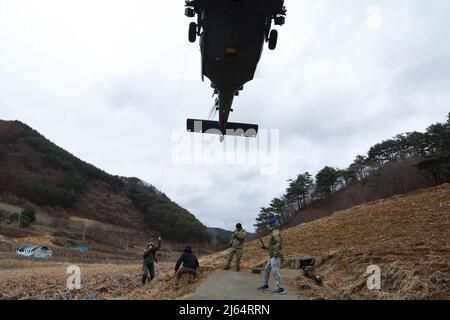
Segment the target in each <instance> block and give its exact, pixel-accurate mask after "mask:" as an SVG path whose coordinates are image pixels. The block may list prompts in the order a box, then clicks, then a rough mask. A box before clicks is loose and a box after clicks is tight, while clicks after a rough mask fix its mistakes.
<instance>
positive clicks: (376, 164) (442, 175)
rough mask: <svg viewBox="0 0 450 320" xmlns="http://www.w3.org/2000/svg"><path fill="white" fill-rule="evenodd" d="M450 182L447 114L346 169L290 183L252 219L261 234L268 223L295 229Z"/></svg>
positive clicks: (373, 149)
mask: <svg viewBox="0 0 450 320" xmlns="http://www.w3.org/2000/svg"><path fill="white" fill-rule="evenodd" d="M446 182H450V114H449V115H448V119H447V121H446V122H444V123H436V124H433V125H431V126H430V127H428V128H427V130H426V131H425V132H408V133H403V134H399V135H397V136H395V137H394V138H392V139H389V140H386V141H382V142H380V143H378V144H376V145H374V146H373V147H371V148H370V149H369V151H368V152H367V154H366V155H358V156H357V157H356V159H355V160H354V161H353V163H352V164H350V165H349V166H348V167H347V168H345V169H339V168H335V167H332V166H326V167H324V168H323V169H322V170H320V171H319V172H317V174H316V175H315V176H313V175H312V174H310V173H309V172H303V173H300V174H297V176H296V177H295V178H293V179H291V180H290V184H289V186H288V188H287V189H286V190H285V192H284V193H283V195H281V196H279V197H276V198H274V199H273V200H272V201H271V203H270V204H269V205H268V206H267V207H264V208H261V211H260V213H259V215H258V217H257V218H256V224H255V226H256V228H257V230H258V231H259V232H265V231H266V230H265V222H266V221H267V219H268V218H271V217H277V218H279V219H280V220H281V221H282V223H283V224H284V225H289V226H294V225H297V224H300V223H304V222H309V221H313V220H316V219H318V218H321V217H324V216H327V215H329V214H332V213H334V212H336V211H338V210H343V209H347V208H350V207H352V206H355V205H359V204H362V203H365V202H368V201H373V200H377V199H384V198H388V197H390V196H393V195H396V194H405V193H408V192H411V191H414V190H416V189H419V188H427V187H432V186H436V185H439V184H442V183H446Z"/></svg>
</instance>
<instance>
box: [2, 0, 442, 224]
mask: <svg viewBox="0 0 450 320" xmlns="http://www.w3.org/2000/svg"><path fill="white" fill-rule="evenodd" d="M183 4H184V1H182V0H169V1H156V0H126V1H125V0H120V1H117V0H73V1H69V0H39V1H34V0H29V1H25V0H0V119H6V120H16V119H17V120H20V121H22V122H24V123H27V124H28V125H30V126H31V127H33V128H35V129H36V130H38V131H39V132H41V133H42V134H43V135H45V136H46V137H47V138H48V139H50V140H51V141H53V142H55V143H56V144H58V145H59V146H61V147H63V148H64V149H66V150H68V151H70V152H71V153H73V154H75V155H76V156H78V157H80V158H81V159H83V160H85V161H87V162H90V163H92V164H94V165H96V166H97V167H99V168H101V169H104V170H105V171H107V172H109V173H111V174H116V175H122V176H136V177H139V178H141V179H143V180H145V181H147V182H149V183H151V184H153V185H155V186H156V187H158V188H160V189H162V190H163V191H164V192H165V193H167V194H168V196H170V197H171V198H172V199H173V200H174V201H176V202H177V203H179V204H180V205H181V206H183V207H186V208H187V209H189V210H190V211H191V212H192V213H193V214H195V215H196V216H197V217H198V218H199V219H200V220H201V221H202V222H203V223H205V224H206V225H208V226H216V227H221V228H226V229H231V228H233V227H234V225H235V224H236V222H242V223H243V225H244V227H245V228H247V229H248V230H253V223H254V219H255V217H256V216H257V214H258V211H259V208H260V207H261V206H265V205H267V204H268V203H269V202H270V200H271V199H272V198H273V197H275V196H279V195H281V194H282V193H283V192H284V189H285V188H286V186H287V185H288V182H286V180H287V179H289V178H292V177H295V176H296V175H297V174H298V173H300V172H304V171H309V172H311V173H313V174H315V173H316V172H317V171H318V170H319V169H321V168H322V167H324V166H325V165H331V166H335V167H341V168H343V167H346V166H348V165H349V164H350V163H351V162H352V161H353V159H354V158H355V156H356V155H357V154H365V153H366V152H367V150H368V148H369V147H370V146H371V145H373V144H374V143H377V142H380V141H381V140H383V139H388V138H390V137H392V136H394V135H395V134H397V133H402V132H406V131H413V130H418V131H423V130H424V129H425V128H426V127H427V126H429V125H430V124H432V123H435V122H443V121H445V119H446V114H447V113H448V112H449V111H450V90H449V88H450V59H449V57H450V41H448V39H450V24H449V21H450V1H448V0H428V1H424V0H396V1H392V0H383V1H376V0H373V1H366V0H340V1H336V0H286V1H285V5H286V6H287V9H288V14H287V20H286V25H285V26H283V27H281V28H280V27H279V28H278V29H279V41H278V47H277V49H276V50H275V51H269V50H267V48H266V49H265V50H264V52H263V56H262V59H261V61H260V63H259V66H258V70H257V73H256V75H255V80H254V81H252V82H251V83H248V84H247V85H246V86H245V90H244V91H243V92H242V94H241V96H239V97H238V98H237V99H236V100H235V105H234V110H235V112H234V113H233V114H232V115H231V118H230V120H231V121H236V122H250V123H258V124H259V125H260V128H262V129H263V131H262V134H261V137H260V140H259V147H260V149H257V148H254V147H252V146H250V147H249V148H247V149H246V148H244V147H242V146H238V147H237V148H236V150H235V151H234V152H233V150H231V151H230V150H228V151H227V152H226V154H227V156H231V159H233V157H239V156H242V155H243V154H244V155H249V156H250V155H253V156H256V160H257V161H250V160H249V159H247V160H245V159H244V160H245V161H243V163H242V162H239V161H237V160H236V159H235V161H231V162H229V163H228V164H227V163H223V164H221V163H220V159H222V158H221V155H220V152H219V153H216V154H212V153H210V157H209V160H210V161H209V162H207V159H205V158H200V161H197V160H198V159H197V160H195V159H194V160H193V158H192V157H191V160H190V161H189V155H191V154H190V153H189V150H190V151H192V150H194V152H196V153H195V154H197V155H198V153H199V152H200V153H201V154H203V153H202V152H203V151H204V150H205V149H202V147H208V148H209V149H210V150H211V148H216V150H219V151H220V150H221V149H218V148H223V146H225V145H226V146H227V148H228V146H230V143H232V142H235V141H236V140H234V139H227V140H226V141H225V144H222V145H221V144H219V142H218V138H217V137H214V136H212V137H205V136H202V135H192V134H188V133H185V132H184V130H185V120H186V118H188V117H192V118H205V119H206V118H208V115H209V112H210V108H211V106H212V103H213V100H212V99H211V88H210V87H209V81H205V82H204V83H202V82H201V79H200V52H199V47H198V43H195V44H191V43H189V42H188V39H187V31H188V24H189V22H190V21H189V19H188V18H186V17H185V16H184V14H183V13H184V8H183ZM206 80H207V79H206ZM264 129H266V130H269V131H268V132H269V133H270V134H269V136H270V137H271V139H270V140H269V143H268V145H269V146H270V147H271V149H270V148H269V150H267V152H266V148H265V147H264V146H265V145H266V143H265V141H266V136H265V135H264V132H265V131H264ZM270 130H274V131H270ZM240 141H241V142H242V139H240ZM254 141H256V140H254ZM277 141H278V142H277ZM191 146H192V148H191ZM194 146H196V147H194ZM195 148H197V149H195ZM183 149H186V150H183ZM198 150H200V151H198ZM206 153H208V152H206ZM182 155H184V156H182ZM186 155H187V156H188V157H186ZM181 159H184V160H181ZM186 159H188V161H186ZM269 167H270V170H268V169H267V168H269Z"/></svg>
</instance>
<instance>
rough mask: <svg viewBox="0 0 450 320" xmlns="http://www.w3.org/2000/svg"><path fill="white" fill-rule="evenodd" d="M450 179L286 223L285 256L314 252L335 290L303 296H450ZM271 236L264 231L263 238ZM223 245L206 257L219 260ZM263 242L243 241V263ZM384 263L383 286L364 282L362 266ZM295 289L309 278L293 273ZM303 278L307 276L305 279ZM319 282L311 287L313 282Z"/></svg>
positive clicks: (257, 262)
mask: <svg viewBox="0 0 450 320" xmlns="http://www.w3.org/2000/svg"><path fill="white" fill-rule="evenodd" d="M449 234H450V185H449V184H445V185H442V186H439V187H435V188H431V189H426V190H419V191H417V192H414V193H411V194H408V195H403V196H395V197H393V198H390V199H386V200H380V201H376V202H372V203H367V204H365V205H361V206H357V207H353V208H351V209H348V210H345V211H341V212H338V213H336V214H334V215H332V216H330V217H327V218H324V219H321V220H317V221H315V222H312V223H308V224H303V225H299V226H297V227H293V228H290V229H287V230H284V231H283V237H284V252H285V255H286V256H294V255H311V256H315V257H317V258H318V260H319V262H320V265H319V267H318V269H317V271H318V274H320V275H321V277H322V278H323V279H324V282H325V283H326V285H327V286H330V287H331V288H333V289H334V290H333V292H337V293H338V295H337V296H336V295H334V296H332V295H330V294H327V293H326V292H325V293H324V292H321V293H320V294H309V295H308V294H305V292H303V294H304V295H305V297H307V298H324V297H326V298H336V297H339V298H349V299H367V298H369V299H442V298H445V299H449V298H450V280H449V279H450V242H449ZM264 241H265V242H266V243H268V238H266V239H264ZM226 254H227V252H226V251H224V252H220V253H216V254H214V255H211V256H208V257H206V258H205V259H203V261H202V262H203V263H206V264H210V265H212V266H222V265H223V264H224V262H225V257H226ZM265 259H266V256H265V253H264V252H262V250H261V249H260V242H259V240H257V241H252V242H250V243H247V245H246V249H245V251H244V256H243V263H244V264H245V265H246V266H247V267H257V266H261V265H262V264H263V263H264V261H265ZM371 265H377V266H379V267H380V269H381V281H382V282H381V290H377V291H370V290H368V289H367V286H366V282H367V277H368V275H367V273H366V272H367V267H369V266H371ZM298 280H299V281H298V288H299V290H300V291H305V290H306V291H307V290H308V286H309V285H310V284H309V282H308V281H307V280H305V279H304V278H301V279H300V278H299V279H298ZM305 281H306V282H305ZM315 289H316V287H314V290H315Z"/></svg>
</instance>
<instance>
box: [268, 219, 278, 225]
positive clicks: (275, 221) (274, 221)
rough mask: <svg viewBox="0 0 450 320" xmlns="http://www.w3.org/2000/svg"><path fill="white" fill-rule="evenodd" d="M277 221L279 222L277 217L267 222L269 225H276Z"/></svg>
mask: <svg viewBox="0 0 450 320" xmlns="http://www.w3.org/2000/svg"><path fill="white" fill-rule="evenodd" d="M277 223H278V220H277V219H276V218H270V219H269V220H267V224H268V225H269V226H273V225H276V224H277Z"/></svg>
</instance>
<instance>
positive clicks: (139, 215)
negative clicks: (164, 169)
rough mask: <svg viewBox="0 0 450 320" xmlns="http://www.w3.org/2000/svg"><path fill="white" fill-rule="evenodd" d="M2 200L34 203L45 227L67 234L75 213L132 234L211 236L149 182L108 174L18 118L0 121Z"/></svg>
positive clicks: (180, 238)
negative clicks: (121, 228)
mask: <svg viewBox="0 0 450 320" xmlns="http://www.w3.org/2000/svg"><path fill="white" fill-rule="evenodd" d="M1 202H3V203H6V204H10V205H17V206H18V207H24V206H32V207H35V208H37V211H38V213H39V214H38V220H39V222H40V223H41V224H43V225H44V227H46V228H51V229H54V230H57V231H58V232H59V233H65V235H66V236H70V235H71V233H73V232H72V231H73V230H69V229H70V228H71V223H70V222H71V221H70V220H71V219H72V218H73V217H77V218H80V219H86V220H87V221H91V222H99V223H101V224H109V225H113V226H120V227H124V228H127V229H128V230H134V232H135V235H136V237H137V236H138V235H142V236H144V235H147V236H148V235H150V233H152V232H155V233H159V234H162V235H163V236H164V237H165V238H166V239H170V240H173V241H188V240H189V241H195V242H205V241H207V240H208V239H209V234H208V231H207V229H206V227H205V226H204V225H203V224H202V223H201V222H200V221H198V220H197V219H196V218H195V217H194V215H192V214H191V213H190V212H188V211H187V210H186V209H184V208H182V207H180V206H179V205H178V204H176V203H175V202H173V201H172V200H171V199H169V198H168V197H167V196H166V195H165V194H163V193H161V192H160V191H158V190H157V189H156V188H154V187H153V186H151V185H149V184H146V183H144V182H142V181H141V180H139V179H137V178H124V177H118V176H112V175H110V174H108V173H106V172H104V171H102V170H100V169H98V168H96V167H94V166H92V165H90V164H88V163H86V162H84V161H82V160H80V159H78V158H76V157H75V156H73V155H72V154H70V153H68V152H67V151H65V150H63V149H61V148H60V147H58V146H56V145H55V144H53V143H52V142H50V141H48V140H47V139H46V138H45V137H44V136H42V135H41V134H39V133H38V132H37V131H35V130H33V129H32V128H30V127H29V126H27V125H25V124H23V123H21V122H19V121H0V203H1ZM80 225H81V226H83V225H85V224H84V223H81V224H80ZM72 227H73V226H72ZM78 231H79V230H78ZM91 231H92V230H91ZM104 231H105V230H104ZM106 231H107V230H106ZM91 233H93V234H94V235H98V232H96V231H94V232H91ZM130 236H133V235H132V234H131V235H130ZM117 237H118V238H121V237H122V236H121V235H120V234H117ZM122 238H123V237H122ZM112 240H113V239H112Z"/></svg>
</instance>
